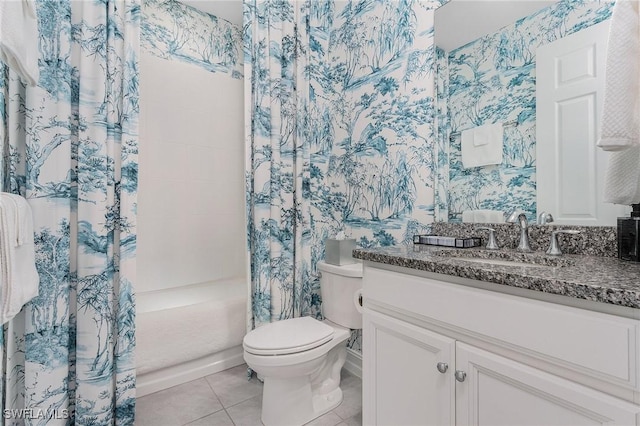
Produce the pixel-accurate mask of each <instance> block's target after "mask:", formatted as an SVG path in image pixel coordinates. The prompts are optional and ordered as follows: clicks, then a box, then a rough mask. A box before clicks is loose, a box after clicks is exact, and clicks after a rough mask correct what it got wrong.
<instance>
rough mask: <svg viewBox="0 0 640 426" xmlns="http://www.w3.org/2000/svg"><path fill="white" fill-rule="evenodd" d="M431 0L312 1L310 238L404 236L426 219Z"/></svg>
mask: <svg viewBox="0 0 640 426" xmlns="http://www.w3.org/2000/svg"><path fill="white" fill-rule="evenodd" d="M439 5H440V2H439V1H415V0H414V1H402V2H396V1H380V2H355V1H354V2H333V1H326V2H313V3H312V5H311V11H310V15H311V19H310V45H309V49H310V62H311V66H310V67H309V68H310V76H309V78H310V81H309V86H310V89H309V90H310V96H309V97H310V106H309V109H310V111H309V112H308V113H309V117H310V120H309V126H310V128H309V138H310V141H311V144H310V145H311V163H312V164H311V167H312V169H311V192H312V194H313V196H314V198H313V207H314V209H313V218H314V224H315V226H314V238H315V240H316V242H317V245H318V246H319V247H320V246H322V244H323V241H324V239H325V238H327V237H331V236H333V235H335V234H336V233H337V232H338V231H340V230H345V231H346V233H347V235H350V236H352V237H353V238H356V239H357V241H358V245H359V246H361V247H371V246H376V245H391V244H398V243H402V242H406V241H409V240H410V238H411V236H412V235H413V233H414V232H415V231H417V230H419V229H422V228H423V227H424V225H426V224H428V223H431V222H432V221H433V208H434V206H433V178H432V170H433V167H434V158H433V139H434V130H435V127H434V126H433V118H434V104H433V100H434V93H433V92H434V88H433V87H434V72H433V63H434V49H433V10H434V9H435V8H437V7H438V6H439Z"/></svg>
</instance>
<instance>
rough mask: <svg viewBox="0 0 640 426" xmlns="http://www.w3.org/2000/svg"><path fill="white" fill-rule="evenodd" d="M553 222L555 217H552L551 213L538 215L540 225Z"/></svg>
mask: <svg viewBox="0 0 640 426" xmlns="http://www.w3.org/2000/svg"><path fill="white" fill-rule="evenodd" d="M551 222H553V216H551V213H547V212H542V213H540V214H539V215H538V225H546V224H547V223H551Z"/></svg>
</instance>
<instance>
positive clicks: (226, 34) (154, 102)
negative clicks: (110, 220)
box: [137, 0, 247, 292]
mask: <svg viewBox="0 0 640 426" xmlns="http://www.w3.org/2000/svg"><path fill="white" fill-rule="evenodd" d="M240 40H241V38H240V29H239V28H238V27H236V26H234V25H232V24H230V23H228V22H226V21H224V20H218V19H217V18H216V17H214V16H211V15H208V14H206V13H202V12H199V11H197V10H196V9H193V8H190V7H188V6H185V5H182V4H181V3H178V2H175V1H158V0H152V1H146V2H145V3H144V8H143V23H142V49H141V61H140V176H139V185H140V188H139V196H138V228H139V229H138V258H137V259H138V286H137V290H138V292H144V291H150V290H158V289H163V288H169V287H176V286H183V285H189V284H194V283H201V282H208V281H217V280H222V279H228V278H233V277H240V276H246V269H247V266H246V249H245V229H246V226H245V212H244V183H243V182H244V181H243V179H244V172H243V170H244V142H243V80H242V75H241V70H242V64H241V62H240V57H241V56H240V52H241V41H240Z"/></svg>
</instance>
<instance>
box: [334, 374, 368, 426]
mask: <svg viewBox="0 0 640 426" xmlns="http://www.w3.org/2000/svg"><path fill="white" fill-rule="evenodd" d="M340 388H342V403H341V404H340V405H338V406H337V407H336V408H335V409H334V410H333V412H334V413H336V414H337V415H338V416H340V417H341V418H342V419H349V418H351V417H353V416H355V415H357V414H358V413H360V412H362V380H360V378H359V377H356V376H354V375H352V374H349V373H347V372H345V371H344V370H343V374H342V379H341V381H340Z"/></svg>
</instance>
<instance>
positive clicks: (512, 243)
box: [431, 222, 618, 257]
mask: <svg viewBox="0 0 640 426" xmlns="http://www.w3.org/2000/svg"><path fill="white" fill-rule="evenodd" d="M483 226H486V227H489V228H493V229H495V232H496V239H497V240H498V245H499V246H500V248H512V249H514V248H516V247H517V246H518V243H519V242H520V227H519V226H518V225H517V224H513V223H491V224H485V223H447V222H435V223H433V224H432V225H431V233H432V234H436V235H442V236H451V237H460V238H466V237H481V238H482V246H483V247H484V246H485V245H486V243H487V237H488V231H484V230H477V229H476V228H478V227H483ZM556 229H575V230H578V231H580V233H579V234H575V235H570V234H559V235H558V242H559V243H560V248H561V249H562V252H563V253H566V254H582V255H587V256H603V257H616V256H617V255H618V240H617V234H616V228H615V227H613V226H569V225H529V243H530V245H531V248H532V249H533V250H535V251H543V252H544V251H546V250H547V248H548V247H549V243H550V240H551V231H553V230H556Z"/></svg>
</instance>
